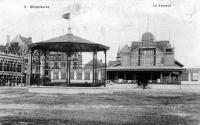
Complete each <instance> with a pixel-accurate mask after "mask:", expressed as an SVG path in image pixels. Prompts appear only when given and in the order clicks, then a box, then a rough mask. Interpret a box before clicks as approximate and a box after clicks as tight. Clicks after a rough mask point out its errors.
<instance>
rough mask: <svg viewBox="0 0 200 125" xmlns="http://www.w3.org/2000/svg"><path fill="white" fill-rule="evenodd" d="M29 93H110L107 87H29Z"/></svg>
mask: <svg viewBox="0 0 200 125" xmlns="http://www.w3.org/2000/svg"><path fill="white" fill-rule="evenodd" d="M28 92H30V93H41V94H101V93H109V89H107V88H106V87H62V86H29V87H28Z"/></svg>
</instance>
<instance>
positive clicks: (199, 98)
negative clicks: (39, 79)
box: [0, 87, 200, 125]
mask: <svg viewBox="0 0 200 125" xmlns="http://www.w3.org/2000/svg"><path fill="white" fill-rule="evenodd" d="M46 124H47V125H65V124H70V125H97V124H101V125H115V124H126V125H129V124H130V125H198V124H200V92H197V91H196V92H192V91H184V90H151V89H146V90H142V89H133V90H126V91H116V92H113V93H109V94H76V95H61V94H33V93H28V92H27V88H6V87H3V88H0V125H46Z"/></svg>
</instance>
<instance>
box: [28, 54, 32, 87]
mask: <svg viewBox="0 0 200 125" xmlns="http://www.w3.org/2000/svg"><path fill="white" fill-rule="evenodd" d="M32 58H33V50H31V64H30V65H31V69H30V78H29V81H30V82H29V84H30V85H31V84H32V63H33V62H32Z"/></svg>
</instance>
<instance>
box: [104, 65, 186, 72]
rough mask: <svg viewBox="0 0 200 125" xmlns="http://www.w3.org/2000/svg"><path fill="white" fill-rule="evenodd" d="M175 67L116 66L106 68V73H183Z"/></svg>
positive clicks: (182, 69)
mask: <svg viewBox="0 0 200 125" xmlns="http://www.w3.org/2000/svg"><path fill="white" fill-rule="evenodd" d="M184 70H186V69H184V68H181V67H176V66H116V67H108V68H107V71H184Z"/></svg>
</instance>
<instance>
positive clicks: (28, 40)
mask: <svg viewBox="0 0 200 125" xmlns="http://www.w3.org/2000/svg"><path fill="white" fill-rule="evenodd" d="M12 42H24V43H25V44H27V45H30V44H32V43H33V42H32V38H31V37H28V38H26V37H23V36H21V35H17V36H16V37H15V38H14V39H13V40H12V41H11V43H12Z"/></svg>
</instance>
